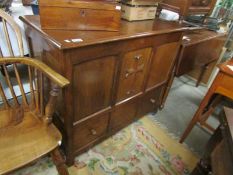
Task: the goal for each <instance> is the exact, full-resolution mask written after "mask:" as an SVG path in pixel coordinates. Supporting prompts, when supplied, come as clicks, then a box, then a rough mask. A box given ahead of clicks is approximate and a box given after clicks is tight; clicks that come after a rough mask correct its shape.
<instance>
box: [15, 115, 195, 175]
mask: <svg viewBox="0 0 233 175" xmlns="http://www.w3.org/2000/svg"><path fill="white" fill-rule="evenodd" d="M197 161H198V157H197V156H196V155H194V154H193V153H191V152H190V151H189V150H188V149H187V148H185V147H184V146H183V145H181V144H179V143H178V142H177V141H176V140H174V139H172V138H171V137H170V136H169V134H168V133H167V131H165V130H164V129H162V128H161V127H159V125H158V124H157V123H156V122H155V121H153V120H152V119H151V116H145V117H144V118H142V119H141V120H139V121H137V122H135V123H133V124H132V125H130V126H128V127H127V128H125V129H123V130H121V131H120V132H118V133H117V134H115V135H114V136H112V137H111V138H109V139H107V140H105V141H104V142H102V143H100V144H99V145H97V146H95V147H94V148H92V149H90V150H89V151H88V152H86V153H84V154H82V155H80V156H78V157H76V160H75V165H74V166H72V167H70V168H69V172H70V174H71V175H188V174H190V172H191V170H192V169H193V168H194V166H195V165H196V163H197ZM14 175H57V171H56V168H55V166H54V165H53V163H52V161H51V160H50V158H44V159H42V160H40V161H39V162H38V163H36V164H35V165H33V166H31V167H27V168H24V169H22V170H20V171H18V172H16V173H14Z"/></svg>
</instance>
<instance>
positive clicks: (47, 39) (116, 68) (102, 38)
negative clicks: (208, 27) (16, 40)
mask: <svg viewBox="0 0 233 175" xmlns="http://www.w3.org/2000/svg"><path fill="white" fill-rule="evenodd" d="M21 19H22V20H23V21H24V23H25V30H26V36H27V39H28V41H29V46H30V51H31V53H30V54H31V56H33V57H35V58H37V59H41V60H42V61H43V62H45V63H46V64H48V65H49V66H51V67H52V68H53V69H54V70H56V71H58V72H59V73H61V74H62V75H64V76H65V77H67V78H68V79H69V81H70V82H71V84H70V86H69V87H68V88H67V89H65V91H64V94H63V95H64V96H63V100H62V102H61V103H63V105H61V106H62V107H61V108H59V109H61V111H60V114H59V116H60V117H55V121H56V125H57V126H58V127H59V129H60V130H61V131H62V133H63V138H64V142H63V144H64V147H65V153H66V156H67V162H68V164H69V165H70V164H72V163H73V160H74V158H75V156H77V155H78V154H80V153H81V152H83V151H85V150H87V149H89V148H90V147H91V146H93V145H95V144H97V143H98V142H100V141H101V140H103V139H104V138H107V137H109V136H111V135H112V134H114V133H115V132H117V131H119V130H120V129H122V128H124V127H125V126H127V125H129V124H130V123H132V122H133V121H135V120H137V119H139V118H140V117H142V116H143V115H145V114H147V113H148V112H156V111H157V110H158V108H159V106H160V105H161V102H162V101H163V97H164V94H165V92H166V89H167V86H168V81H169V79H170V76H171V72H172V70H173V69H174V64H175V61H176V58H177V57H176V53H177V51H178V48H179V44H180V40H181V38H182V32H183V31H184V30H185V29H186V28H185V27H183V26H182V25H181V24H179V23H174V22H165V21H160V20H153V21H152V20H147V21H136V22H127V21H123V20H122V21H121V27H120V31H119V32H107V31H104V32H103V31H101V32H100V31H66V30H43V31H42V30H41V28H40V27H39V26H40V23H39V20H38V17H37V16H26V17H24V18H22V17H21ZM35 26H36V27H35ZM67 37H69V38H77V37H80V38H81V39H82V40H83V42H78V43H77V42H72V41H71V42H65V40H66V39H67ZM168 50H169V52H168Z"/></svg>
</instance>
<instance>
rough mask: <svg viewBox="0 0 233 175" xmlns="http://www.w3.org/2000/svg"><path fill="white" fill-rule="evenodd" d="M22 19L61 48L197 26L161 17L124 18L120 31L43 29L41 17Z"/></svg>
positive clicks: (30, 16)
mask: <svg viewBox="0 0 233 175" xmlns="http://www.w3.org/2000/svg"><path fill="white" fill-rule="evenodd" d="M20 19H21V20H22V21H23V22H24V23H25V24H26V25H28V26H31V27H32V28H34V29H35V30H37V31H38V32H40V33H41V34H42V35H43V36H44V37H46V38H47V39H48V40H50V41H51V42H53V43H54V44H55V45H56V46H57V47H58V48H59V49H69V48H76V47H82V46H88V45H94V44H101V43H107V42H112V41H118V40H126V39H131V38H138V37H143V36H144V37H145V36H152V35H158V34H165V33H172V32H181V31H186V30H193V29H195V28H192V27H188V26H185V25H184V24H179V23H178V22H168V21H162V20H159V19H155V20H146V21H136V22H127V21H124V20H122V21H121V27H120V30H119V31H118V32H108V31H77V30H42V29H41V25H40V17H39V16H35V15H26V16H21V17H20ZM71 39H82V42H67V41H65V40H69V41H70V40H71Z"/></svg>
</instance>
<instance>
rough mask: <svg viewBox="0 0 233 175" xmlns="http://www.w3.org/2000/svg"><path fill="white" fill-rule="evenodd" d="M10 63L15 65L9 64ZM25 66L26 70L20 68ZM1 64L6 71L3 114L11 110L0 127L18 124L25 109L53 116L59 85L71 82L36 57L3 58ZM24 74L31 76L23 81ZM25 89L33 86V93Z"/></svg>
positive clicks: (1, 84)
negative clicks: (26, 91)
mask: <svg viewBox="0 0 233 175" xmlns="http://www.w3.org/2000/svg"><path fill="white" fill-rule="evenodd" d="M9 64H10V65H12V67H9V66H7V65H9ZM22 65H23V66H26V67H27V69H26V70H24V71H23V72H21V71H19V69H18V67H20V66H22ZM0 66H2V68H3V71H4V74H5V76H2V77H0V79H1V81H0V99H1V100H2V104H1V105H0V116H1V112H2V111H3V112H6V111H8V117H7V118H4V117H2V118H1V117H0V128H1V127H5V126H9V125H11V124H18V123H19V122H20V121H22V119H23V113H24V112H25V111H33V112H36V113H37V114H38V116H39V117H45V118H46V120H50V119H48V118H50V117H52V115H53V112H54V105H55V99H56V97H57V96H58V93H59V87H64V86H66V85H68V84H69V81H68V80H67V79H65V78H64V77H62V76H61V75H60V74H58V73H56V72H55V71H53V70H52V69H50V68H49V67H48V66H46V65H45V64H43V63H42V62H40V61H38V60H34V59H32V58H1V59H0ZM9 69H12V70H10V71H9ZM23 74H27V76H24V75H23ZM22 76H24V77H28V78H27V79H24V80H23V81H22V79H21V77H22ZM25 88H28V89H29V93H25ZM49 89H51V90H50V91H49ZM46 104H48V106H46ZM2 116H3V115H2ZM6 116H7V115H6Z"/></svg>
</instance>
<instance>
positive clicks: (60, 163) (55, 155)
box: [50, 148, 69, 175]
mask: <svg viewBox="0 0 233 175" xmlns="http://www.w3.org/2000/svg"><path fill="white" fill-rule="evenodd" d="M50 155H51V157H52V160H53V162H54V164H55V165H56V168H57V171H58V173H59V175H69V172H68V170H67V166H66V164H65V161H64V159H63V157H62V155H61V153H60V151H59V149H58V148H56V149H54V150H53V151H52V152H51V153H50Z"/></svg>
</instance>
